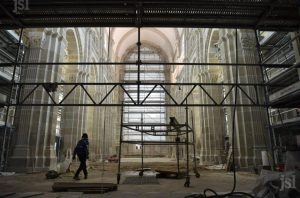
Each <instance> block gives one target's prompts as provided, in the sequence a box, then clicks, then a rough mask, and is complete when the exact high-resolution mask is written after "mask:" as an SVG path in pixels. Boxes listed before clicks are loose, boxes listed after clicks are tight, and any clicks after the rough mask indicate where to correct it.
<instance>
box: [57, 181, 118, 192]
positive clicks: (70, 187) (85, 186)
mask: <svg viewBox="0 0 300 198" xmlns="http://www.w3.org/2000/svg"><path fill="white" fill-rule="evenodd" d="M117 189H118V186H117V184H113V183H75V182H55V183H54V184H53V186H52V190H53V191H55V192H62V191H73V192H85V191H99V192H100V191H101V192H102V191H113V190H117Z"/></svg>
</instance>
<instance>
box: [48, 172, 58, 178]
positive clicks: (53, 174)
mask: <svg viewBox="0 0 300 198" xmlns="http://www.w3.org/2000/svg"><path fill="white" fill-rule="evenodd" d="M58 177H59V174H58V172H57V171H55V170H50V171H48V172H47V173H46V178H47V179H56V178H58Z"/></svg>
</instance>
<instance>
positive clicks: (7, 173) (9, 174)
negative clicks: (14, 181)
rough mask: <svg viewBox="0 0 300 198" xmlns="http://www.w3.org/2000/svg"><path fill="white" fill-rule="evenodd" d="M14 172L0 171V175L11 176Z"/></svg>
mask: <svg viewBox="0 0 300 198" xmlns="http://www.w3.org/2000/svg"><path fill="white" fill-rule="evenodd" d="M14 174H16V173H15V172H0V176H12V175H14Z"/></svg>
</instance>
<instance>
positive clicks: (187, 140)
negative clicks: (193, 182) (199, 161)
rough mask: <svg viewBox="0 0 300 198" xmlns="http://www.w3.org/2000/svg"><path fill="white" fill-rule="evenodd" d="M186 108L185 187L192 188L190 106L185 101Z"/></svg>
mask: <svg viewBox="0 0 300 198" xmlns="http://www.w3.org/2000/svg"><path fill="white" fill-rule="evenodd" d="M185 103H186V107H185V125H186V126H185V128H186V139H185V143H186V180H185V183H184V187H190V161H189V128H188V125H189V112H188V110H189V109H188V106H187V100H186V101H185Z"/></svg>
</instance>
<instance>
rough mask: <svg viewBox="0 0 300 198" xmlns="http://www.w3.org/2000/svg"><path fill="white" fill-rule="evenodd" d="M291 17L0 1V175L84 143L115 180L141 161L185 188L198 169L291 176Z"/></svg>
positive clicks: (295, 99) (297, 89)
mask: <svg viewBox="0 0 300 198" xmlns="http://www.w3.org/2000/svg"><path fill="white" fill-rule="evenodd" d="M287 2H288V3H287ZM299 7H300V4H299V1H293V0H288V1H286V2H285V1H280V0H278V1H269V0H256V1H254V0H245V1H236V0H233V1H223V0H219V1H215V0H214V1H200V0H199V1H187V3H186V4H184V3H183V2H180V1H177V0H174V1H172V2H171V1H170V2H168V1H162V2H160V1H156V0H150V1H111V2H104V1H103V2H101V1H99V2H95V1H86V2H85V1H75V0H73V1H68V0H63V1H61V2H60V3H58V2H57V1H54V0H49V1H47V2H46V1H45V2H39V1H37V0H32V1H31V0H27V1H9V0H4V1H1V2H0V10H1V12H0V142H1V144H0V145H1V148H0V151H1V153H0V154H1V156H0V162H1V163H0V171H1V172H3V173H5V172H13V173H16V174H24V173H27V174H32V173H46V172H47V171H49V170H55V171H58V170H59V169H60V167H62V165H63V164H64V163H66V162H70V160H71V158H72V153H73V150H74V147H75V146H76V144H77V142H78V141H79V140H80V139H81V136H82V134H84V133H87V134H88V136H89V138H88V139H89V159H88V161H89V162H90V164H92V163H94V164H97V163H98V164H106V165H107V164H110V163H111V159H113V160H115V161H116V162H117V166H116V169H115V171H114V172H113V175H114V176H113V177H115V178H114V179H115V181H114V182H115V183H116V181H117V182H118V184H119V180H120V177H121V178H123V176H124V174H122V167H124V164H125V165H126V162H131V163H133V162H136V164H137V165H138V167H140V168H141V169H142V170H143V169H144V168H145V167H147V168H148V167H150V168H151V164H152V163H149V162H151V160H154V161H155V162H157V163H159V162H162V161H164V160H167V161H169V162H172V163H173V164H175V165H176V163H177V166H178V167H177V168H178V173H179V164H181V165H180V166H182V167H181V169H182V171H183V172H184V174H185V176H184V177H185V179H184V180H185V187H189V185H190V183H189V182H190V179H191V180H192V182H191V185H192V184H193V182H196V181H194V180H193V177H195V176H194V175H195V174H196V175H197V171H195V169H197V168H198V169H200V171H199V172H200V175H201V169H202V168H205V167H216V166H220V165H222V169H223V168H224V169H227V171H229V172H230V171H234V173H235V172H236V171H237V172H239V171H245V172H248V173H249V174H250V172H253V171H254V172H255V171H257V170H259V171H260V170H262V169H267V170H272V171H280V169H282V167H285V168H286V167H289V166H290V161H289V159H290V157H291V156H294V157H295V156H298V157H296V158H298V161H297V162H296V161H295V159H296V158H293V159H294V163H295V164H296V165H297V166H296V165H295V166H294V165H293V166H294V167H293V168H291V167H289V168H290V170H291V169H293V170H294V169H298V170H299V165H300V159H299V156H300V155H299V153H300V130H299V129H300V69H299V63H300V37H299V36H300V32H299V30H300V28H299V27H300V16H299V13H300V11H299V10H300V9H299ZM74 163H76V160H75V162H74ZM153 163H154V162H153ZM103 166H104V165H103ZM167 169H168V168H167ZM232 169H233V170H232ZM193 170H194V171H195V174H194V173H193ZM281 171H282V170H281ZM99 172H101V171H99ZM98 174H100V173H98ZM224 174H226V171H225V170H224ZM140 176H141V175H140ZM117 178H118V179H117ZM0 179H1V177H0ZM201 179H202V177H201V176H200V178H199V180H201ZM246 181H247V179H246ZM1 182H4V181H1V180H0V183H1ZM187 182H188V183H187ZM181 184H182V182H181ZM186 184H187V185H186ZM0 189H1V187H0ZM0 191H1V190H0ZM112 197H113V194H112ZM141 197H142V196H141Z"/></svg>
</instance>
